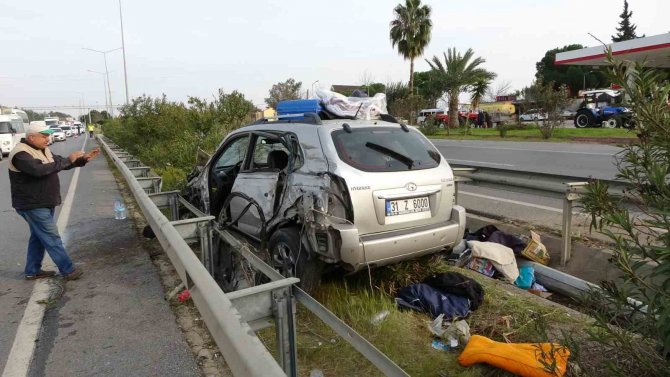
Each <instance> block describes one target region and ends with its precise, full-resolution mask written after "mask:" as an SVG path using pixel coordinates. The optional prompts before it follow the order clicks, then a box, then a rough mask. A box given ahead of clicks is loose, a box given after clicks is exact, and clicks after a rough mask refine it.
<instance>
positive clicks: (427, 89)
mask: <svg viewBox="0 0 670 377" xmlns="http://www.w3.org/2000/svg"><path fill="white" fill-rule="evenodd" d="M414 89H415V94H418V95H420V96H422V97H423V98H425V99H426V100H427V101H428V102H430V103H431V105H430V106H431V107H434V106H436V105H437V100H439V99H440V98H442V96H443V95H444V88H443V87H442V85H441V84H440V79H439V74H438V73H437V72H435V71H433V70H428V71H425V72H414Z"/></svg>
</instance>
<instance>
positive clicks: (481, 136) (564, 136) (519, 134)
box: [429, 125, 636, 142]
mask: <svg viewBox="0 0 670 377" xmlns="http://www.w3.org/2000/svg"><path fill="white" fill-rule="evenodd" d="M429 137H430V138H434V139H459V140H507V141H559V142H561V141H563V142H566V141H577V140H582V139H584V138H593V139H598V138H608V139H609V138H614V139H622V140H623V139H634V138H636V134H635V133H634V132H632V131H629V130H627V129H623V128H557V129H555V130H554V134H553V136H552V137H551V138H550V139H546V140H544V139H542V136H541V134H540V130H539V129H538V128H537V127H536V126H534V125H527V126H526V127H524V128H522V129H510V130H508V131H507V136H506V137H504V138H501V137H500V132H499V131H498V130H497V129H492V128H473V129H470V135H462V131H461V130H458V129H456V130H453V129H452V130H450V131H449V135H447V131H446V130H443V129H441V130H440V131H439V132H438V133H437V134H436V135H432V136H429Z"/></svg>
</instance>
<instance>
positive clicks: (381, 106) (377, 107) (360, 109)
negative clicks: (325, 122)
mask: <svg viewBox="0 0 670 377" xmlns="http://www.w3.org/2000/svg"><path fill="white" fill-rule="evenodd" d="M315 94H316V96H317V97H318V98H319V99H320V100H321V102H322V103H323V105H324V106H325V107H326V110H328V111H329V112H331V113H333V114H335V115H337V116H340V117H356V119H365V120H370V119H379V114H388V110H387V109H386V95H385V94H384V93H377V94H375V95H374V97H364V98H359V97H345V96H344V95H342V94H340V93H336V92H333V91H330V90H326V89H322V88H319V87H317V88H316V89H315Z"/></svg>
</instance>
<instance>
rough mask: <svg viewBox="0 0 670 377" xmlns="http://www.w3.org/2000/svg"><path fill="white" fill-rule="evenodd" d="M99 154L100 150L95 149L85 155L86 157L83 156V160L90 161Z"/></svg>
mask: <svg viewBox="0 0 670 377" xmlns="http://www.w3.org/2000/svg"><path fill="white" fill-rule="evenodd" d="M99 154H100V148H95V149H94V150H92V151H90V152H88V153H86V155H84V158H85V159H86V161H91V160H92V159H94V158H95V157H96V156H97V155H99Z"/></svg>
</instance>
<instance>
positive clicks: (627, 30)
mask: <svg viewBox="0 0 670 377" xmlns="http://www.w3.org/2000/svg"><path fill="white" fill-rule="evenodd" d="M631 17H633V11H632V10H631V11H629V10H628V1H627V0H624V1H623V12H621V14H620V15H619V18H621V21H619V27H618V28H616V31H617V33H616V35H613V36H612V42H621V41H629V40H631V39H635V38H638V36H637V34H636V33H635V29H637V26H636V25H635V24H634V23H632V22H631V21H630V19H631ZM642 37H644V35H643V36H642Z"/></svg>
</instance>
